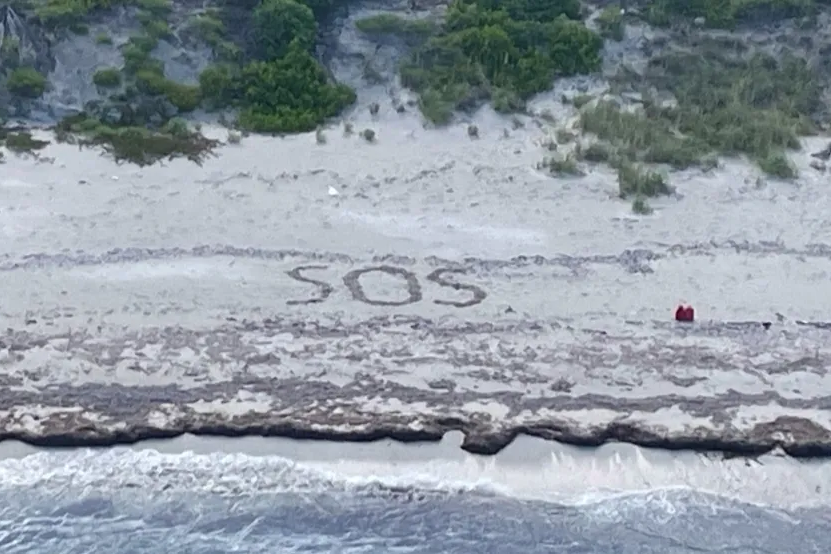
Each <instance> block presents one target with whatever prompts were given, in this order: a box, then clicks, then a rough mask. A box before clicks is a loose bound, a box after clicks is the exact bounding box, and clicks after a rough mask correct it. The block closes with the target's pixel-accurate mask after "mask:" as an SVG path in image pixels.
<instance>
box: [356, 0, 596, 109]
mask: <svg viewBox="0 0 831 554" xmlns="http://www.w3.org/2000/svg"><path fill="white" fill-rule="evenodd" d="M579 16H580V4H579V2H578V1H577V0H555V1H547V2H543V1H542V0H510V1H508V2H497V1H496V0H457V1H456V2H455V3H453V4H452V5H451V7H450V9H449V10H448V14H447V21H446V22H445V24H444V25H443V27H442V29H441V31H440V33H439V34H438V35H437V36H433V37H431V38H428V39H427V40H426V41H424V43H423V44H421V45H420V46H418V47H417V48H415V49H414V50H413V52H412V53H411V55H410V56H409V58H408V59H407V60H406V61H405V62H404V63H403V64H402V66H401V69H400V71H401V81H402V83H403V84H404V85H405V86H407V87H409V88H411V89H413V90H415V91H416V92H418V93H419V96H420V102H419V105H420V107H421V110H422V113H423V114H424V116H425V117H426V118H427V119H429V120H431V121H433V122H434V123H437V124H442V123H446V122H448V121H449V120H450V118H451V117H452V114H453V112H454V111H455V110H457V109H471V108H475V107H477V106H479V105H480V104H481V103H482V102H483V101H486V100H492V101H493V104H494V107H495V108H496V109H497V110H500V111H504V112H511V111H517V110H521V109H523V108H524V107H525V101H526V99H527V98H529V97H530V96H532V95H533V94H536V93H539V92H542V91H545V90H549V89H550V88H551V85H552V82H553V80H554V79H555V78H556V77H558V76H567V75H575V74H578V73H587V72H591V71H594V70H596V69H598V67H599V65H600V49H601V47H602V39H601V38H600V37H599V36H598V35H596V34H595V33H593V32H592V31H590V30H588V29H587V28H586V27H585V25H583V23H582V22H580V21H579ZM373 24H374V25H375V26H376V27H377V26H382V25H387V26H392V25H398V23H395V22H393V20H392V19H389V18H386V19H383V20H381V21H380V22H379V21H375V22H374V23H373ZM364 25H367V24H366V23H365V24H364ZM425 36H426V35H425Z"/></svg>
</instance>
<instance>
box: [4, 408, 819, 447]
mask: <svg viewBox="0 0 831 554" xmlns="http://www.w3.org/2000/svg"><path fill="white" fill-rule="evenodd" d="M72 415H73V416H75V415H76V414H72ZM39 423H41V424H42V428H41V429H42V430H40V431H37V432H35V431H23V430H16V431H9V430H4V431H3V432H2V433H0V441H4V440H19V441H22V442H25V443H27V444H30V445H33V446H40V447H47V448H67V447H108V446H116V445H127V444H135V443H138V442H141V441H144V440H152V439H168V438H175V437H177V436H180V435H183V434H187V433H190V434H194V435H200V436H216V437H243V436H264V437H284V438H293V439H307V440H327V441H339V442H372V441H376V440H381V439H392V440H396V441H400V442H403V443H415V442H437V441H439V440H441V439H442V437H443V436H444V434H445V433H447V432H449V431H461V432H463V433H464V434H465V439H464V442H463V444H462V449H463V450H465V451H467V452H470V453H473V454H481V455H494V454H497V453H498V452H500V451H501V450H502V449H503V448H505V447H507V446H508V445H509V444H510V443H511V442H512V441H513V440H514V438H516V437H517V436H519V435H521V434H524V435H529V436H535V437H540V438H543V439H546V440H552V441H558V442H560V443H564V444H570V445H576V446H583V447H597V446H600V445H603V444H605V443H609V442H625V443H630V444H634V445H638V446H643V447H649V448H661V449H666V450H692V451H696V452H708V453H720V454H723V455H724V456H726V457H754V456H759V455H761V454H765V453H768V452H771V451H773V450H775V449H778V448H779V449H782V450H783V451H784V452H785V453H787V454H788V455H790V456H792V457H794V458H825V457H831V430H828V429H826V428H824V427H823V426H821V425H819V424H817V423H815V422H813V421H810V420H808V419H805V418H800V417H792V416H780V417H778V418H776V419H775V420H773V421H770V422H767V423H760V424H756V425H755V426H753V427H752V428H750V429H748V430H738V429H733V430H727V431H724V430H715V429H707V428H705V427H703V426H699V427H697V428H695V429H692V430H687V431H684V432H677V433H673V432H667V431H666V430H665V429H655V428H651V427H650V426H648V425H643V424H638V423H636V422H633V423H614V422H613V423H610V424H608V425H605V426H596V427H592V428H581V427H578V426H575V425H573V424H571V423H567V422H563V421H540V422H538V423H533V424H526V425H516V426H510V427H503V428H496V427H493V426H484V425H480V424H477V423H476V422H471V421H464V420H462V419H460V418H447V417H432V418H431V417H419V418H402V417H398V416H390V417H388V418H387V419H386V421H384V420H382V418H381V417H373V418H372V419H369V418H367V417H365V416H364V417H360V418H354V419H353V420H352V421H350V422H349V423H347V424H344V425H341V424H325V423H318V422H316V421H314V420H302V419H297V418H284V417H281V418H279V419H272V418H269V417H268V416H265V415H262V414H252V415H246V416H240V417H236V418H234V419H233V420H228V419H227V418H224V417H222V416H217V415H212V414H201V415H199V416H197V417H192V416H189V417H188V418H187V419H179V420H176V421H171V422H170V424H169V425H166V426H163V427H162V426H151V425H147V424H146V423H139V424H129V423H128V424H127V425H123V424H121V425H114V426H108V425H102V424H89V423H88V422H84V423H81V422H80V421H77V420H76V419H75V418H73V417H70V418H67V417H66V415H61V416H55V417H48V418H43V419H41V420H40V422H39ZM4 427H5V428H6V429H7V427H6V426H4Z"/></svg>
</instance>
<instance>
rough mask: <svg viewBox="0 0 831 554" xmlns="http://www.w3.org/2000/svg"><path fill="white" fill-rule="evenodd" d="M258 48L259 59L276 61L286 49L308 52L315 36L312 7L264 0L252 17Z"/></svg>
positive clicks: (315, 24) (286, 1) (288, 1)
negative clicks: (292, 48) (290, 46)
mask: <svg viewBox="0 0 831 554" xmlns="http://www.w3.org/2000/svg"><path fill="white" fill-rule="evenodd" d="M252 23H253V25H254V36H255V40H256V43H257V51H258V54H259V55H260V57H261V58H263V59H266V60H275V59H278V58H282V57H283V56H285V55H286V54H287V53H288V51H289V45H290V44H292V43H295V50H304V51H307V52H308V51H311V49H312V47H313V46H314V44H315V38H316V36H317V21H315V16H314V13H312V10H311V8H309V7H308V6H305V5H303V4H301V3H299V2H295V0H263V1H262V2H260V5H259V6H257V8H256V9H255V10H254V17H253V19H252Z"/></svg>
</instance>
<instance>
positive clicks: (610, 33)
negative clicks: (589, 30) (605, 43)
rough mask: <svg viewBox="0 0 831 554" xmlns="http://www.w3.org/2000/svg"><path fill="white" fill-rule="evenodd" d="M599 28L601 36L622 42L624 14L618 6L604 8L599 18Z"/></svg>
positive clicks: (611, 5)
mask: <svg viewBox="0 0 831 554" xmlns="http://www.w3.org/2000/svg"><path fill="white" fill-rule="evenodd" d="M597 26H598V28H599V29H600V36H602V37H605V38H610V39H612V40H617V41H621V40H623V35H624V31H625V28H624V26H623V12H622V11H621V9H620V6H618V5H617V4H610V5H608V6H606V7H605V8H603V11H601V12H600V14H599V15H598V16H597Z"/></svg>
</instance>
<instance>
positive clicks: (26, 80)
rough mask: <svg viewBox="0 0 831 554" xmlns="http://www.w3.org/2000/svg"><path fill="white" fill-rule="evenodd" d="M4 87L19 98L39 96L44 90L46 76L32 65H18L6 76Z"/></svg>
mask: <svg viewBox="0 0 831 554" xmlns="http://www.w3.org/2000/svg"><path fill="white" fill-rule="evenodd" d="M6 88H7V89H9V92H10V93H12V94H13V95H14V96H18V97H20V98H30V99H34V98H40V97H41V96H43V93H44V92H45V91H46V77H44V76H43V75H41V74H40V73H38V71H37V70H36V69H35V68H33V67H18V68H17V69H13V70H12V71H11V73H9V76H8V77H7V78H6Z"/></svg>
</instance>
